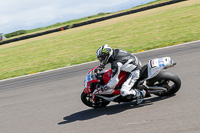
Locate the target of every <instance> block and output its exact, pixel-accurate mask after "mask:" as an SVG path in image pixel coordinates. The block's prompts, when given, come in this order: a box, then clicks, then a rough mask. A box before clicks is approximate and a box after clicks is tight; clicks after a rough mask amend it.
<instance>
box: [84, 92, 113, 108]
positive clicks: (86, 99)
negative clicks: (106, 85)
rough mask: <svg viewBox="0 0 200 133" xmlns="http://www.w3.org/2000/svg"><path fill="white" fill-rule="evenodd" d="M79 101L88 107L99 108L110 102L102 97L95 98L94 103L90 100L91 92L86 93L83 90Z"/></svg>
mask: <svg viewBox="0 0 200 133" xmlns="http://www.w3.org/2000/svg"><path fill="white" fill-rule="evenodd" d="M81 101H82V102H83V103H84V104H85V105H87V106H89V107H93V108H101V107H105V106H107V105H108V104H109V103H110V102H109V101H107V100H104V99H102V98H98V97H97V98H96V101H95V103H93V102H92V94H86V93H84V92H82V94H81Z"/></svg>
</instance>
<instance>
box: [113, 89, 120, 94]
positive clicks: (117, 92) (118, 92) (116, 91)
mask: <svg viewBox="0 0 200 133" xmlns="http://www.w3.org/2000/svg"><path fill="white" fill-rule="evenodd" d="M119 94H120V91H119V90H115V91H114V92H113V93H112V95H119Z"/></svg>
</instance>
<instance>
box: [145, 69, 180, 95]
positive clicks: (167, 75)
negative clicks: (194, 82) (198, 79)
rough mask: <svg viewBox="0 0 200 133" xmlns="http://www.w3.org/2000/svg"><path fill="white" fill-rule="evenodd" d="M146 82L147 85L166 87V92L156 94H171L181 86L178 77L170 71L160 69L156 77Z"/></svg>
mask: <svg viewBox="0 0 200 133" xmlns="http://www.w3.org/2000/svg"><path fill="white" fill-rule="evenodd" d="M147 84H148V85H149V86H162V87H165V88H167V90H168V91H167V92H162V93H158V94H155V95H158V96H161V97H163V96H172V95H174V94H175V93H176V92H178V91H179V89H180V87H181V80H180V78H179V77H178V76H177V75H176V74H174V73H171V72H168V71H161V72H160V73H159V74H158V75H157V76H156V77H154V78H153V79H150V80H149V81H148V82H147Z"/></svg>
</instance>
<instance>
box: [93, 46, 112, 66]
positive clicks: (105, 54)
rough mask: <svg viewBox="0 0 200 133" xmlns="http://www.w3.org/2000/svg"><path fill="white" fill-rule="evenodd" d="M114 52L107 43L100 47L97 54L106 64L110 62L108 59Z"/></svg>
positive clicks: (102, 62)
mask: <svg viewBox="0 0 200 133" xmlns="http://www.w3.org/2000/svg"><path fill="white" fill-rule="evenodd" d="M112 54H113V50H112V48H111V47H110V46H108V45H107V44H106V45H103V46H101V47H99V49H98V50H97V52H96V56H97V58H98V60H99V61H100V62H101V64H102V65H106V64H107V63H108V60H109V59H110V57H111V55H112Z"/></svg>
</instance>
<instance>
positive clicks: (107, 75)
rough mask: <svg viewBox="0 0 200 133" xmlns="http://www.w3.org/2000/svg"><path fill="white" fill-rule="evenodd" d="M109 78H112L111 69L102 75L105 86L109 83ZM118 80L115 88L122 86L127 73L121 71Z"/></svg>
mask: <svg viewBox="0 0 200 133" xmlns="http://www.w3.org/2000/svg"><path fill="white" fill-rule="evenodd" d="M111 76H112V70H111V69H109V70H108V71H107V72H106V73H104V74H103V82H104V83H105V85H106V84H107V83H108V82H109V80H110V79H111ZM118 78H119V83H118V84H117V85H116V86H115V87H117V86H119V85H121V84H123V83H124V82H125V81H126V79H127V73H126V72H124V71H121V72H120V74H119V77H118Z"/></svg>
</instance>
